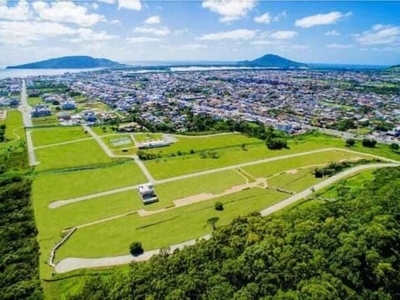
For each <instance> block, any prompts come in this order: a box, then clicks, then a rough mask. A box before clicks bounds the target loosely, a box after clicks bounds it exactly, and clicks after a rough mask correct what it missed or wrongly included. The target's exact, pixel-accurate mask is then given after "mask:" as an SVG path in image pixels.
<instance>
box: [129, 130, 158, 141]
mask: <svg viewBox="0 0 400 300" xmlns="http://www.w3.org/2000/svg"><path fill="white" fill-rule="evenodd" d="M134 136H135V140H136V141H137V142H146V141H154V140H161V139H162V134H161V133H151V132H148V133H135V134H134Z"/></svg>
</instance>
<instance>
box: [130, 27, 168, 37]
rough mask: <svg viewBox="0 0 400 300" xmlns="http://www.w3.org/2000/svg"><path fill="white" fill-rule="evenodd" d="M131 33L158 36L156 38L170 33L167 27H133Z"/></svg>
mask: <svg viewBox="0 0 400 300" xmlns="http://www.w3.org/2000/svg"><path fill="white" fill-rule="evenodd" d="M133 32H134V33H146V34H152V35H158V36H166V35H168V34H169V33H170V31H169V29H168V28H167V27H161V28H153V27H135V28H134V29H133Z"/></svg>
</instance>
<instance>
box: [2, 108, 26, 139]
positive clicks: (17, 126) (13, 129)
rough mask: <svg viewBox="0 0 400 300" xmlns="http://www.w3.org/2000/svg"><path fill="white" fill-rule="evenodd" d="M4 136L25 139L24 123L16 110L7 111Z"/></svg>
mask: <svg viewBox="0 0 400 300" xmlns="http://www.w3.org/2000/svg"><path fill="white" fill-rule="evenodd" d="M5 137H6V139H7V140H15V139H23V140H24V139H25V131H24V123H23V120H22V115H21V113H20V112H19V111H18V110H9V111H7V118H6V134H5Z"/></svg>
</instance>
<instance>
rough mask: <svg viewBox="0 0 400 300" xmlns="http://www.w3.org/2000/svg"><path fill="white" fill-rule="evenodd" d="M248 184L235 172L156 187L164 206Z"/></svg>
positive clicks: (183, 180)
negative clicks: (186, 198) (191, 197)
mask: <svg viewBox="0 0 400 300" xmlns="http://www.w3.org/2000/svg"><path fill="white" fill-rule="evenodd" d="M244 183H246V181H245V179H244V178H243V177H242V176H240V175H239V174H238V173H236V172H234V171H233V170H229V171H222V172H217V173H213V174H207V175H202V176H199V177H193V178H188V179H182V180H177V181H173V182H169V183H164V184H159V185H156V186H155V190H156V193H157V196H158V197H159V199H160V202H162V203H163V204H164V205H163V206H168V205H172V201H173V200H178V199H180V198H184V197H188V196H192V195H197V194H201V193H212V194H218V193H222V192H224V191H225V190H226V189H229V188H231V187H232V186H235V185H239V184H244Z"/></svg>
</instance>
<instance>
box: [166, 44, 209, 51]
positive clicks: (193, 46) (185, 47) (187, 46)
mask: <svg viewBox="0 0 400 300" xmlns="http://www.w3.org/2000/svg"><path fill="white" fill-rule="evenodd" d="M162 48H164V49H170V50H182V51H183V50H185V51H186V50H199V49H206V48H208V46H207V45H203V44H185V45H180V46H175V45H174V46H171V45H165V46H162Z"/></svg>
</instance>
